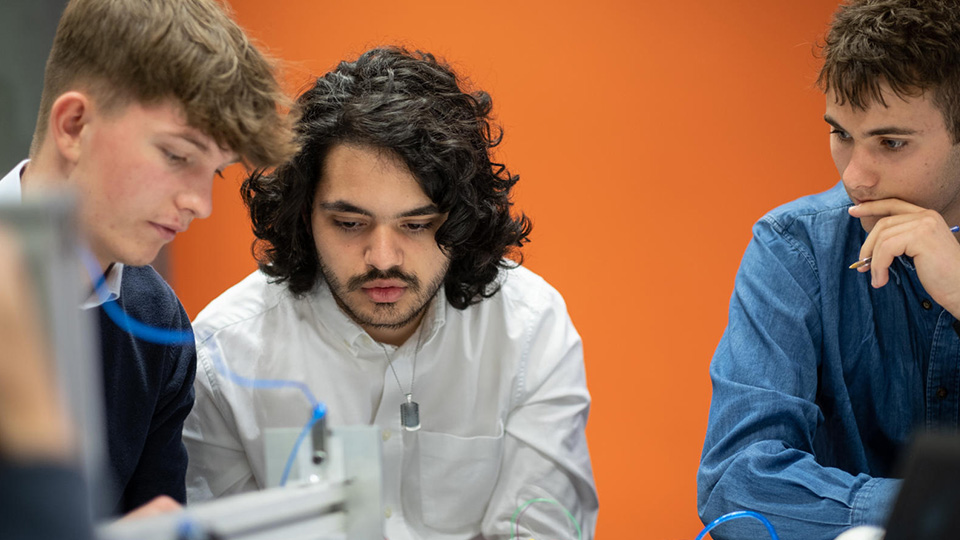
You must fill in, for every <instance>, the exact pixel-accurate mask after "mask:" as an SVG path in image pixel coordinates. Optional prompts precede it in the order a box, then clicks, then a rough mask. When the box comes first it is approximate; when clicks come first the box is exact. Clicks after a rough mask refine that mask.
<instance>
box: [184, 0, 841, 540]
mask: <svg viewBox="0 0 960 540" xmlns="http://www.w3.org/2000/svg"><path fill="white" fill-rule="evenodd" d="M230 3H231V4H232V5H233V7H234V9H235V10H236V14H237V18H238V20H239V21H240V22H241V24H242V25H243V26H244V27H245V28H247V29H248V30H249V31H250V33H251V34H252V35H254V36H255V37H256V38H257V39H259V40H260V42H261V43H263V44H264V45H266V46H267V47H268V48H269V49H270V50H271V51H272V53H273V54H274V55H276V56H278V57H280V58H283V59H284V60H285V61H287V62H288V64H287V80H288V81H289V87H290V88H291V90H292V91H296V90H297V89H299V88H301V87H302V86H303V85H304V84H306V83H308V81H309V77H310V76H311V75H314V76H315V75H319V74H322V73H324V72H325V71H327V70H328V69H330V68H332V67H333V66H334V65H335V64H336V62H337V61H338V60H340V59H342V58H353V57H355V56H356V55H357V54H358V53H360V52H362V51H363V50H365V49H366V48H368V47H370V46H373V45H377V44H385V43H401V44H406V45H408V46H411V47H419V48H422V49H424V50H429V51H431V52H434V53H436V54H438V55H440V56H443V57H446V58H447V59H448V60H449V61H450V62H451V63H453V64H454V66H455V67H457V68H458V69H459V70H460V71H461V72H462V73H464V74H467V75H469V77H470V78H471V80H472V81H473V82H474V83H475V84H476V85H477V86H479V87H482V88H484V89H486V90H488V91H489V92H490V93H491V94H492V95H493V98H494V106H495V113H496V114H497V116H498V117H499V119H500V121H501V122H502V124H503V126H504V128H505V130H506V138H505V140H504V143H503V145H502V150H501V151H500V155H499V157H500V158H502V159H503V160H505V162H506V163H507V165H508V166H509V167H510V169H511V170H512V171H514V172H517V173H519V174H520V176H521V182H520V184H519V185H518V188H517V194H516V202H517V206H518V207H519V208H521V209H522V210H524V211H525V212H527V213H528V214H529V215H530V216H532V218H533V219H534V224H535V226H534V236H533V238H534V241H533V242H532V243H531V244H530V245H529V246H528V248H527V249H526V257H527V259H526V260H527V266H529V267H530V268H532V269H533V270H534V271H536V272H538V273H540V274H541V275H543V276H544V277H545V278H546V279H547V280H548V281H550V282H551V283H552V284H553V285H554V286H556V287H557V289H559V290H560V292H561V293H563V295H564V297H565V298H566V300H567V303H568V305H569V308H570V313H571V315H572V317H573V320H574V323H575V324H576V325H577V328H578V329H579V331H580V333H581V335H582V336H583V340H584V343H585V349H586V363H587V375H588V380H589V385H590V390H591V392H592V394H593V398H594V402H593V409H592V411H591V417H590V424H589V427H588V437H589V441H590V447H591V454H592V457H593V464H594V469H595V474H596V480H597V486H598V489H599V492H600V501H601V511H600V520H599V525H598V538H599V539H600V540H615V539H625V538H650V539H655V540H680V539H690V540H692V539H693V537H694V536H696V534H697V532H698V531H699V530H700V529H701V524H700V522H699V520H698V518H697V514H696V470H697V463H698V460H699V456H700V449H701V445H702V442H703V434H704V431H705V429H706V423H707V409H708V406H709V402H710V381H709V377H708V373H707V368H708V365H709V362H710V357H711V355H712V354H713V349H714V347H715V346H716V343H717V341H718V340H719V338H720V335H721V333H722V332H723V329H724V326H725V324H726V310H727V302H728V300H729V297H730V292H731V290H732V286H733V277H734V274H735V272H736V269H737V265H738V264H739V260H740V256H741V255H742V253H743V250H744V248H745V247H746V244H747V241H748V240H749V238H750V227H751V225H752V223H753V222H754V221H755V220H756V219H757V218H759V217H760V216H761V215H762V214H763V213H764V212H765V211H767V210H769V209H771V208H773V207H774V206H776V205H778V204H780V203H783V202H786V201H788V200H790V199H793V198H796V197H798V196H800V195H803V194H806V193H810V192H814V191H821V190H824V189H826V188H828V187H830V186H831V185H833V184H834V183H835V182H836V181H837V180H838V176H837V173H836V171H835V169H834V168H833V165H832V163H831V161H830V158H829V154H828V148H827V129H826V126H825V124H824V123H823V121H822V120H821V116H822V114H823V97H822V95H821V94H820V93H819V92H818V91H817V90H816V89H815V88H814V87H813V82H814V80H815V77H816V68H817V62H816V60H815V58H814V57H813V54H812V46H813V43H814V42H815V41H816V40H817V39H818V38H819V37H820V36H821V35H822V32H823V30H824V28H825V26H826V24H827V23H828V21H829V17H830V14H831V13H832V11H833V10H834V9H835V7H836V5H837V1H836V0H803V1H802V2H798V1H778V0H723V1H719V2H718V1H717V0H672V1H649V0H616V1H615V0H591V1H589V2H587V1H576V2H573V1H571V2H564V1H554V2H534V1H530V0H526V1H525V0H509V1H504V0H494V1H491V2H470V3H467V2H450V1H449V0H447V1H439V0H421V1H419V2H416V3H409V4H408V3H404V2H399V1H396V0H393V1H387V0H367V1H365V2H358V3H353V2H323V1H318V0H282V1H276V2H265V1H262V0H230ZM239 173H240V171H239V170H238V169H236V168H235V169H234V177H230V176H229V175H228V180H227V181H218V182H217V187H216V192H215V209H216V210H215V213H214V217H212V218H211V219H208V220H206V221H205V222H201V223H197V224H195V225H194V227H193V228H191V230H190V232H188V233H187V234H185V235H183V238H181V239H179V240H177V242H176V243H175V245H174V246H173V266H172V275H173V281H174V287H175V289H176V290H177V292H178V293H179V294H180V297H181V299H182V300H183V303H184V305H185V306H186V307H187V310H188V311H189V312H190V314H191V315H195V314H196V313H197V312H198V311H199V310H200V309H201V308H202V307H203V306H204V305H205V304H206V303H207V302H208V301H210V300H211V299H213V298H214V297H215V296H216V295H217V294H219V293H220V292H222V291H223V290H224V289H226V288H227V287H228V286H230V285H231V284H233V283H235V282H236V281H238V280H239V279H240V278H242V277H243V276H244V275H246V274H247V273H248V272H250V271H251V270H253V269H254V267H255V265H254V263H253V261H252V259H251V257H250V251H249V244H250V240H251V239H252V236H251V234H250V232H249V225H248V223H247V220H246V216H245V214H244V212H243V208H242V205H241V203H240V200H239V197H238V194H237V185H238V180H237V178H238V175H239Z"/></svg>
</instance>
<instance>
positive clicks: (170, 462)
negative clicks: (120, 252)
mask: <svg viewBox="0 0 960 540" xmlns="http://www.w3.org/2000/svg"><path fill="white" fill-rule="evenodd" d="M117 303H118V304H119V305H120V307H121V308H123V311H124V312H126V313H127V315H129V316H130V317H132V318H134V319H136V320H139V321H141V322H144V323H146V324H149V325H152V326H157V327H161V328H170V329H181V330H189V329H190V318H189V317H188V316H187V313H186V311H184V309H183V306H182V305H181V304H180V301H179V300H178V299H177V296H176V295H175V294H174V293H173V290H171V289H170V286H169V285H167V283H166V282H165V281H163V279H162V278H161V277H160V276H159V275H158V274H157V273H156V272H155V271H154V270H153V268H151V267H149V266H142V267H132V266H127V267H125V268H124V269H123V280H122V285H121V289H120V298H119V300H117ZM98 310H99V312H100V313H99V318H100V321H99V322H100V345H101V348H102V350H103V389H104V398H105V405H106V435H107V448H108V454H109V459H110V463H109V467H108V471H110V472H111V473H112V478H110V479H108V480H111V481H112V486H113V489H112V493H111V494H110V495H109V496H111V497H113V499H112V500H111V501H110V502H111V504H113V507H114V510H115V512H116V513H118V514H122V513H125V512H128V511H130V510H132V509H134V508H136V507H138V506H140V505H142V504H144V503H146V502H148V501H150V500H151V499H153V498H154V497H156V496H157V495H169V496H170V497H173V498H174V499H176V500H177V501H180V502H181V503H185V502H186V488H185V484H184V482H185V476H186V471H187V450H186V448H184V446H183V442H182V440H181V438H180V437H181V433H182V431H183V421H184V419H185V418H186V417H187V414H189V412H190V409H191V408H192V407H193V396H194V395H193V379H194V375H195V374H196V370H197V354H196V348H195V347H194V344H193V342H192V341H191V342H190V343H189V344H186V345H176V346H166V345H155V344H152V343H147V342H145V341H141V340H138V339H135V338H134V337H133V336H131V335H129V334H127V333H126V332H125V331H123V330H122V329H121V328H120V327H118V326H117V325H116V324H115V323H114V322H113V321H112V320H111V319H110V317H109V316H107V314H106V312H105V311H104V310H103V307H100V308H98Z"/></svg>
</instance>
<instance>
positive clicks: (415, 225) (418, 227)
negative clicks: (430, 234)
mask: <svg viewBox="0 0 960 540" xmlns="http://www.w3.org/2000/svg"><path fill="white" fill-rule="evenodd" d="M403 227H404V228H405V229H407V231H409V232H411V233H422V232H426V231H429V230H430V229H432V228H433V221H426V222H416V221H413V222H409V223H404V224H403Z"/></svg>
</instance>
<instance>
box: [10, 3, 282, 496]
mask: <svg viewBox="0 0 960 540" xmlns="http://www.w3.org/2000/svg"><path fill="white" fill-rule="evenodd" d="M286 102H287V98H286V97H285V96H284V94H283V93H282V92H281V90H280V87H279V84H278V83H277V80H276V78H275V75H274V70H273V65H272V63H271V62H269V61H268V60H267V59H266V58H265V57H264V56H263V55H262V54H261V53H260V52H259V51H258V49H257V48H256V47H254V46H253V45H252V44H251V43H250V41H249V40H248V38H247V36H246V35H245V34H244V32H243V30H242V29H241V28H240V27H239V26H237V24H236V23H235V22H234V21H233V20H232V19H231V18H230V16H229V13H228V12H227V11H226V9H225V6H224V5H223V4H221V3H220V2H218V1H217V0H163V1H161V0H149V1H145V0H71V1H70V2H68V3H67V5H66V7H65V9H64V12H63V15H62V17H61V18H60V22H59V26H58V27H57V32H56V35H55V37H54V42H53V46H52V49H51V52H50V55H49V58H48V60H47V64H46V69H45V72H44V86H43V93H42V96H41V104H40V111H39V114H38V118H37V125H36V130H35V132H34V138H33V144H32V146H31V149H30V159H29V160H24V161H23V162H21V163H20V164H19V165H17V167H16V168H14V169H13V170H12V171H10V173H9V174H7V175H6V176H4V177H3V178H2V180H0V199H2V200H5V201H19V200H20V199H21V198H24V199H27V198H31V197H36V196H37V195H42V194H45V193H49V192H51V191H55V190H61V189H66V190H70V191H71V192H72V193H75V194H76V198H77V216H78V226H79V227H80V229H81V232H82V238H83V240H84V242H85V244H86V246H87V247H88V248H89V251H90V253H91V255H92V258H93V259H95V260H96V263H97V264H98V266H99V268H98V270H100V271H102V272H103V274H104V283H105V287H106V289H107V290H108V291H109V294H108V295H107V296H108V298H107V299H104V298H103V297H101V296H99V295H97V294H91V295H90V297H89V298H87V299H84V302H83V304H82V308H83V309H86V310H95V312H96V313H97V316H98V317H99V322H100V333H99V342H100V347H101V351H102V359H103V373H102V375H103V387H104V405H105V409H106V422H105V426H106V436H107V440H106V441H105V442H106V446H107V453H108V458H109V467H108V475H109V481H108V482H107V485H108V487H109V490H110V493H108V494H104V501H105V502H106V503H107V504H108V505H110V507H111V508H112V509H113V510H114V511H115V512H117V513H127V512H129V511H131V510H133V509H135V508H140V509H141V510H142V512H141V513H149V512H152V511H155V510H164V509H169V508H171V507H176V506H177V503H183V502H185V501H186V489H185V485H184V477H185V475H186V468H187V452H186V449H185V448H184V446H183V442H182V440H181V431H182V428H183V420H184V418H186V416H187V413H188V412H189V411H190V408H191V407H192V405H193V397H194V394H193V379H194V372H195V370H196V352H195V348H194V346H193V344H192V343H191V344H180V345H175V346H164V345H156V344H152V343H147V342H144V341H141V340H139V339H137V338H136V337H134V336H133V335H131V334H129V333H127V332H126V331H125V330H124V329H122V328H120V327H119V326H117V324H115V323H114V322H113V321H112V320H111V319H110V318H109V317H108V316H107V314H106V312H105V311H104V307H103V306H104V304H106V303H107V302H111V303H115V304H116V305H118V306H120V307H122V309H123V310H124V311H125V312H126V313H127V314H129V315H130V316H131V317H133V318H134V319H137V320H140V321H142V322H146V323H147V324H151V325H154V326H160V327H163V328H174V329H178V330H189V329H190V320H189V318H188V316H187V314H186V312H185V311H184V309H183V306H181V304H180V301H179V300H178V299H177V297H176V295H175V294H174V292H173V291H172V290H171V289H170V287H169V286H168V285H167V284H166V283H165V282H164V281H163V279H162V278H161V277H160V276H159V275H158V274H157V273H156V272H155V271H154V270H153V269H152V268H151V267H150V266H148V265H149V263H150V262H152V261H153V259H154V258H155V257H156V256H157V253H158V252H159V250H160V249H161V248H162V247H163V246H164V245H165V244H167V243H168V242H170V241H172V240H173V239H174V237H176V235H177V234H179V233H181V232H183V231H185V230H186V229H187V228H188V227H189V225H190V223H191V222H192V221H193V220H194V219H202V218H205V217H207V216H208V215H209V214H210V212H211V211H212V203H211V190H212V188H213V181H214V178H216V177H217V176H218V175H219V173H220V172H221V171H222V170H223V169H224V168H225V167H226V166H228V165H229V164H231V163H233V162H235V161H238V160H240V161H243V162H245V163H247V164H249V165H250V166H251V167H263V166H270V165H275V164H277V163H280V162H283V161H286V160H287V159H288V158H289V156H291V155H293V153H294V152H295V150H296V145H295V143H294V134H293V130H292V126H291V124H292V122H291V121H290V119H289V118H288V116H287V115H286V114H284V111H283V110H282V107H283V105H284V104H286ZM10 361H13V360H10ZM0 453H2V448H0ZM2 472H3V471H2V470H0V477H2ZM16 491H17V492H19V490H16ZM143 505H148V506H146V507H144V506H143Z"/></svg>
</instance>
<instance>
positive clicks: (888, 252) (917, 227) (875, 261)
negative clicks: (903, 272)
mask: <svg viewBox="0 0 960 540" xmlns="http://www.w3.org/2000/svg"><path fill="white" fill-rule="evenodd" d="M944 241H948V242H953V243H956V241H955V240H954V239H953V235H952V234H951V233H950V232H949V228H948V227H947V225H946V222H945V221H944V220H943V217H942V216H941V215H940V214H939V213H937V212H935V211H933V210H922V211H920V212H916V213H912V214H901V215H893V216H888V217H885V218H883V219H881V220H880V221H878V222H877V224H876V226H874V228H873V230H872V231H871V232H870V234H869V235H867V239H866V241H864V243H863V246H862V247H861V249H860V257H861V258H864V257H871V261H870V266H869V268H860V269H859V270H860V271H861V272H866V271H869V272H870V273H871V284H872V285H873V287H883V286H884V285H886V284H887V282H888V280H889V275H888V270H889V267H890V265H891V264H893V259H895V258H896V257H899V256H900V255H907V256H909V257H918V256H920V255H922V254H924V253H934V252H935V250H936V247H935V246H936V245H937V243H938V242H944Z"/></svg>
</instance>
